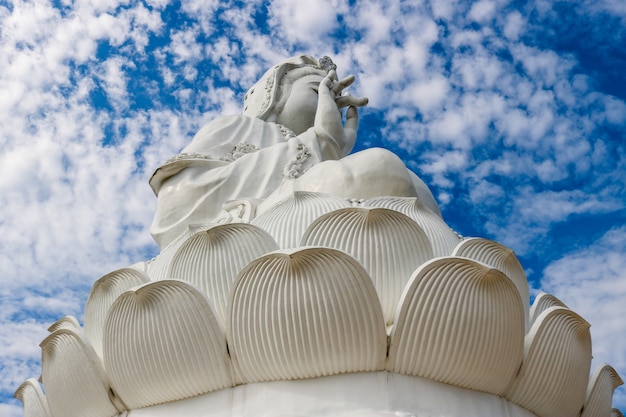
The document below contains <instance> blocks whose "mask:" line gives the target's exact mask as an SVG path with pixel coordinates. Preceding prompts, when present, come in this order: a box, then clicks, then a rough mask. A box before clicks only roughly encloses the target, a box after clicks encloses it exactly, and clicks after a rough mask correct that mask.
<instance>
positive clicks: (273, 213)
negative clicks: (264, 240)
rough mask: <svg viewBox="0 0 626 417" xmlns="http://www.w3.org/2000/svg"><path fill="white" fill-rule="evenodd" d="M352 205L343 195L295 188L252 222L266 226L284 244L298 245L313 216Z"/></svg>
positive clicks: (287, 245) (263, 227)
mask: <svg viewBox="0 0 626 417" xmlns="http://www.w3.org/2000/svg"><path fill="white" fill-rule="evenodd" d="M348 206H349V203H348V201H346V200H345V199H343V198H341V197H336V196H332V195H329V194H322V193H313V192H304V191H295V192H294V193H293V195H292V196H291V197H289V198H287V199H284V200H283V201H281V202H279V203H278V204H275V205H274V206H272V207H271V208H270V209H269V210H267V211H266V212H264V213H262V214H260V215H259V216H258V217H256V218H255V219H254V220H252V224H254V225H256V226H259V227H260V228H262V229H263V230H266V231H267V232H268V233H269V234H270V235H272V236H273V237H274V239H276V242H278V245H279V246H280V247H281V248H295V247H296V246H298V242H300V238H301V237H302V234H303V233H304V231H305V230H306V228H307V227H308V226H309V225H310V224H311V222H312V221H313V220H315V219H316V218H318V217H319V216H321V215H323V214H326V213H328V212H331V211H333V210H337V209H340V208H343V207H348Z"/></svg>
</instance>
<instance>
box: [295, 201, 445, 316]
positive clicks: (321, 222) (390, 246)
mask: <svg viewBox="0 0 626 417" xmlns="http://www.w3.org/2000/svg"><path fill="white" fill-rule="evenodd" d="M301 245H302V246H325V247H330V248H335V249H339V250H341V251H344V252H346V253H348V254H350V255H352V256H353V257H354V258H355V259H356V260H358V261H359V262H360V263H361V265H363V266H364V267H365V270H366V271H367V272H368V273H369V275H370V276H371V278H372V280H373V282H374V286H375V287H376V291H377V292H378V296H379V299H380V303H381V305H382V308H383V314H384V316H385V323H386V325H387V326H390V325H391V324H392V323H393V318H394V314H395V312H396V308H397V306H398V301H399V300H400V295H401V294H402V290H404V287H405V286H406V283H407V282H408V281H409V278H410V277H411V273H412V272H413V271H414V270H415V268H417V267H418V266H419V265H421V264H422V263H424V262H426V261H427V260H429V259H431V258H432V257H433V250H432V246H431V244H430V241H429V240H428V237H427V236H426V234H425V233H424V231H423V230H422V229H421V228H420V227H419V226H418V225H417V223H415V221H413V220H412V219H411V218H409V217H407V216H405V215H404V214H402V213H399V212H397V211H393V210H389V209H382V208H374V209H370V208H345V209H340V210H335V211H333V212H331V213H328V214H325V215H323V216H321V217H319V218H318V219H316V220H315V221H314V222H313V223H312V224H311V226H309V228H308V229H307V231H306V232H305V233H304V236H303V237H302V241H301Z"/></svg>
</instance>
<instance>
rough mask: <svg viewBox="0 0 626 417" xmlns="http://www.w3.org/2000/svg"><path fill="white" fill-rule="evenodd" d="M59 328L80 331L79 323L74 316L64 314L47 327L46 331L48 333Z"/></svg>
mask: <svg viewBox="0 0 626 417" xmlns="http://www.w3.org/2000/svg"><path fill="white" fill-rule="evenodd" d="M59 329H74V330H76V331H78V332H82V329H81V327H80V323H79V322H78V320H77V319H76V317H74V316H65V317H63V318H61V319H59V320H57V321H56V322H54V323H52V325H51V326H50V327H48V331H49V332H50V333H54V332H55V331H57V330H59Z"/></svg>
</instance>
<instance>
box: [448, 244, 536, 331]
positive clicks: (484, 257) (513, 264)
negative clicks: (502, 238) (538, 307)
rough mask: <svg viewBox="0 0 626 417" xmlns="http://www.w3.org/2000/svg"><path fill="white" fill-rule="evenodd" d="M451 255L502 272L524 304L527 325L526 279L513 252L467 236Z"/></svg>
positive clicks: (527, 299)
mask: <svg viewBox="0 0 626 417" xmlns="http://www.w3.org/2000/svg"><path fill="white" fill-rule="evenodd" d="M453 255H454V256H461V257H464V258H470V259H473V260H475V261H478V262H482V263H484V264H485V265H488V266H490V267H492V268H496V269H498V270H499V271H502V272H504V274H505V275H506V276H507V277H509V279H511V281H513V283H514V284H515V286H516V287H517V290H518V291H519V295H520V297H521V298H522V305H523V306H524V320H525V322H526V325H527V326H528V309H529V307H530V294H529V291H528V280H527V279H526V273H525V272H524V268H522V265H521V264H520V263H519V260H518V259H517V256H516V255H515V252H513V251H512V250H511V249H509V248H507V247H506V246H503V245H501V244H499V243H497V242H494V241H492V240H488V239H482V238H469V239H464V240H462V241H461V242H459V244H458V245H457V247H456V248H455V249H454V252H453Z"/></svg>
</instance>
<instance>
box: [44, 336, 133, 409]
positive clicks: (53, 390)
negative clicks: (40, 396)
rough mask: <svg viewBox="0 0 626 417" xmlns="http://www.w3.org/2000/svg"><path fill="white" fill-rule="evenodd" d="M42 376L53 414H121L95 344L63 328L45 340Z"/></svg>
mask: <svg viewBox="0 0 626 417" xmlns="http://www.w3.org/2000/svg"><path fill="white" fill-rule="evenodd" d="M40 346H41V350H42V380H43V385H44V389H45V391H46V397H47V399H48V405H49V407H50V414H51V415H52V417H68V416H81V417H109V416H113V415H116V414H118V411H122V410H118V408H119V407H118V408H116V407H115V406H114V405H113V403H112V402H111V400H110V399H109V390H110V384H109V381H108V380H107V377H106V375H105V373H104V369H103V368H102V363H101V362H100V359H99V358H98V356H97V355H96V352H95V351H94V350H93V348H92V347H91V345H90V344H89V343H88V342H87V341H86V340H85V339H84V338H83V336H82V335H80V334H79V333H78V332H77V331H75V330H73V329H71V328H62V329H59V330H57V331H55V332H54V333H52V334H51V335H50V336H48V337H47V338H45V339H44V340H43V342H41V345H40Z"/></svg>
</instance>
